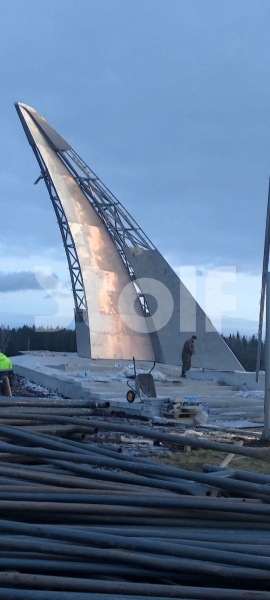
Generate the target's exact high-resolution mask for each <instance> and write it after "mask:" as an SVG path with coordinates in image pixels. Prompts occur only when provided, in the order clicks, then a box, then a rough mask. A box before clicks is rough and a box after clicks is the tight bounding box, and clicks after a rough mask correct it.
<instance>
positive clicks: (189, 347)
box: [181, 335, 197, 377]
mask: <svg viewBox="0 0 270 600" xmlns="http://www.w3.org/2000/svg"><path fill="white" fill-rule="evenodd" d="M196 340H197V336H196V335H193V336H192V337H191V338H190V339H189V340H186V341H185V343H184V346H183V350H182V375H181V377H186V371H189V369H190V367H191V357H192V354H195V349H194V343H195V342H196Z"/></svg>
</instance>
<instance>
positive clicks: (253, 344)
mask: <svg viewBox="0 0 270 600" xmlns="http://www.w3.org/2000/svg"><path fill="white" fill-rule="evenodd" d="M222 337H223V339H224V341H225V342H226V344H227V345H228V346H229V348H230V349H231V350H232V352H233V353H234V354H235V356H236V358H238V360H239V362H240V363H241V365H243V367H244V369H245V370H246V371H255V370H256V358H257V348H258V339H257V337H256V336H255V335H253V336H252V337H246V336H245V335H240V334H239V333H238V332H237V333H236V335H235V334H230V335H229V336H225V335H223V336H222ZM260 368H261V370H262V371H264V368H265V343H264V342H262V347H261V365H260Z"/></svg>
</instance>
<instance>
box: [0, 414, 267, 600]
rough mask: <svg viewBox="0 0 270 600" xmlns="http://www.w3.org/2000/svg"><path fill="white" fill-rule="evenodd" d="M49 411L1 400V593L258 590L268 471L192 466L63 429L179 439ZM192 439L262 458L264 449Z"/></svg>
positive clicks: (223, 595)
mask: <svg viewBox="0 0 270 600" xmlns="http://www.w3.org/2000/svg"><path fill="white" fill-rule="evenodd" d="M60 413H61V411H60V407H59V408H58V414H54V415H52V414H50V413H46V414H45V413H43V412H42V411H34V410H33V411H32V412H30V411H28V412H25V411H18V412H16V411H14V412H13V410H12V409H10V414H9V415H8V416H9V421H10V422H16V423H18V421H19V422H20V423H23V422H24V423H27V426H25V427H23V426H22V425H8V424H6V423H3V419H5V417H6V414H7V413H6V412H5V411H3V410H2V409H0V420H1V422H0V453H1V456H0V510H1V513H0V515H1V518H0V599H1V598H5V599H7V600H9V599H14V600H16V599H20V598H22V599H24V598H25V599H27V600H28V599H29V598H33V599H35V600H39V599H40V600H43V599H46V600H54V599H55V598H57V600H58V599H59V600H61V599H65V600H69V599H70V598H72V599H74V600H80V599H85V600H88V598H89V599H90V598H91V600H109V599H110V600H118V599H119V600H120V599H121V600H124V598H128V599H129V600H133V599H134V600H135V599H136V600H137V599H140V598H145V597H148V598H152V600H154V599H155V598H159V600H160V599H162V598H164V599H165V598H181V599H185V598H186V599H190V600H192V599H194V600H195V599H215V600H216V599H217V600H218V599H220V600H227V599H228V600H229V599H230V600H231V599H233V600H234V599H235V600H236V599H237V600H239V599H241V598H247V597H250V598H252V600H257V599H258V600H259V599H266V598H267V599H268V600H269V597H270V569H269V567H270V505H269V499H270V486H269V483H270V476H269V477H268V476H258V475H256V474H252V473H250V472H245V471H236V470H234V469H216V468H214V467H212V466H211V465H210V466H209V465H206V467H205V472H201V473H199V472H198V473H196V472H193V471H192V472H191V471H188V470H185V469H178V468H175V467H174V468H173V467H167V466H164V465H160V464H158V462H154V461H153V460H150V459H146V458H139V457H136V456H130V455H128V454H125V453H124V452H122V453H119V452H117V451H116V450H117V448H115V447H112V448H110V447H109V446H108V444H107V443H106V445H105V446H102V443H101V440H99V439H98V437H97V438H96V437H95V440H94V442H93V443H92V442H90V441H88V442H87V443H85V442H82V441H80V440H78V439H70V437H66V436H68V435H69V434H73V433H74V432H77V433H78V432H80V433H84V434H85V435H86V436H87V437H86V439H87V440H89V439H90V438H89V436H88V434H89V435H92V433H93V432H95V434H96V435H97V430H98V431H111V432H115V433H119V434H121V433H132V434H133V435H138V436H139V437H140V438H141V437H145V438H151V439H159V440H162V441H163V443H164V444H169V445H171V444H173V445H175V446H176V445H180V446H183V445H184V444H185V443H188V441H187V440H189V442H190V438H188V437H186V436H179V435H173V434H169V433H164V432H161V431H155V430H153V429H151V428H149V426H148V427H147V426H146V427H132V426H129V425H123V424H121V423H118V424H117V423H112V422H111V421H102V420H94V419H93V417H90V418H88V419H86V418H85V417H84V418H75V417H73V416H67V415H66V414H65V413H64V414H60ZM31 424H33V425H31ZM62 435H65V438H63V437H62ZM192 445H193V446H197V447H200V446H202V447H211V448H213V445H214V447H216V449H218V450H223V451H228V452H232V451H233V452H235V453H236V454H243V455H252V456H256V457H257V458H259V459H261V460H269V452H268V450H266V451H265V450H263V449H256V448H247V447H239V446H233V447H232V445H231V444H220V443H215V442H209V441H208V440H201V439H197V438H192ZM26 463H27V464H26ZM248 594H249V595H248Z"/></svg>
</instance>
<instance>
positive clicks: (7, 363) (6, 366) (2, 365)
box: [0, 352, 12, 371]
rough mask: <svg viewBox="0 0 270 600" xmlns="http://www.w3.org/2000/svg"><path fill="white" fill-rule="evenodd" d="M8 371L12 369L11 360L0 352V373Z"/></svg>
mask: <svg viewBox="0 0 270 600" xmlns="http://www.w3.org/2000/svg"><path fill="white" fill-rule="evenodd" d="M10 369H12V363H11V360H9V358H8V357H7V356H6V355H5V354H3V353H2V352H0V371H9V370H10Z"/></svg>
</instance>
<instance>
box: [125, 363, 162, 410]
mask: <svg viewBox="0 0 270 600" xmlns="http://www.w3.org/2000/svg"><path fill="white" fill-rule="evenodd" d="M155 364H156V363H155V362H154V364H153V366H152V368H151V369H150V371H149V373H138V375H137V371H136V363H135V358H134V357H133V368H134V387H133V386H132V385H131V383H130V381H127V385H128V387H129V388H130V389H129V390H128V392H127V393H126V399H127V401H128V402H129V403H130V404H131V403H132V402H134V400H135V398H136V396H138V397H139V398H140V400H141V401H142V400H143V398H144V397H145V396H146V397H147V398H156V397H157V394H156V388H155V382H154V378H153V375H151V373H152V371H153V369H154V367H155Z"/></svg>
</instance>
